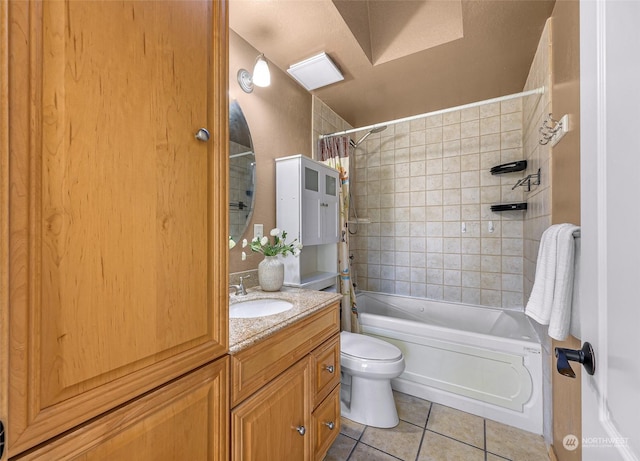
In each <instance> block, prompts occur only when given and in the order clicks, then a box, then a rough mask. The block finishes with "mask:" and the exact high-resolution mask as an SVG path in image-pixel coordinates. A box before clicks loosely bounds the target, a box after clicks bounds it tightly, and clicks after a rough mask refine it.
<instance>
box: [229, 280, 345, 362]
mask: <svg viewBox="0 0 640 461" xmlns="http://www.w3.org/2000/svg"><path fill="white" fill-rule="evenodd" d="M247 291H248V293H247V294H246V295H245V296H236V295H232V296H231V297H230V300H229V305H230V306H232V305H233V304H235V303H238V302H242V301H251V300H254V299H282V300H284V301H289V302H290V303H291V304H293V307H292V308H291V309H289V310H287V311H285V312H282V313H280V314H274V315H267V316H265V317H254V318H248V319H229V353H230V354H232V355H233V354H236V353H238V352H240V351H241V350H243V349H245V348H247V347H249V346H251V345H252V344H255V343H256V342H258V341H261V340H263V339H265V338H266V337H267V336H269V335H271V334H273V333H275V332H277V331H279V330H281V329H282V328H284V327H286V326H288V325H291V324H292V323H295V322H297V321H298V320H300V319H302V318H304V317H306V316H308V315H310V314H313V313H314V312H317V311H319V310H321V309H322V308H324V307H327V306H329V305H331V304H333V303H335V302H337V301H339V300H340V299H342V295H341V294H339V293H329V292H325V291H314V290H305V289H302V288H290V287H283V288H282V290H281V291H275V292H266V291H262V290H261V289H260V288H259V287H256V288H251V289H249V290H247Z"/></svg>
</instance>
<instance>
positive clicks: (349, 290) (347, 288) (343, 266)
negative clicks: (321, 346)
mask: <svg viewBox="0 0 640 461" xmlns="http://www.w3.org/2000/svg"><path fill="white" fill-rule="evenodd" d="M349 143H350V138H349V136H332V137H329V138H322V139H320V140H318V151H317V152H318V156H319V158H320V160H321V161H322V162H323V163H325V164H326V165H328V166H330V167H331V168H333V169H335V170H338V172H339V173H340V191H339V203H340V241H339V243H338V267H339V269H340V292H341V293H342V315H341V319H340V320H341V323H342V330H345V331H352V332H354V333H359V332H360V324H359V322H358V308H357V306H356V295H355V291H354V288H353V282H352V280H351V269H350V267H349V232H348V229H347V220H348V219H349V150H350V149H351V146H350V144H349Z"/></svg>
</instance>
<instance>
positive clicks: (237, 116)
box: [229, 101, 256, 242]
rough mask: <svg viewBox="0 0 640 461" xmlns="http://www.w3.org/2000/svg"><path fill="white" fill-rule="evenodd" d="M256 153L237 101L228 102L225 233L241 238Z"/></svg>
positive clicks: (251, 200)
mask: <svg viewBox="0 0 640 461" xmlns="http://www.w3.org/2000/svg"><path fill="white" fill-rule="evenodd" d="M255 184H256V156H255V153H254V152H253V144H252V142H251V133H250V132H249V125H248V124H247V121H246V119H245V118H244V114H243V113H242V109H240V105H239V104H238V103H237V101H232V102H231V104H230V105H229V236H230V237H231V238H232V239H233V240H234V241H235V242H238V241H239V240H240V238H242V234H244V232H245V230H246V229H247V226H248V225H249V221H250V220H251V215H252V214H253V203H254V199H255V194H254V192H255Z"/></svg>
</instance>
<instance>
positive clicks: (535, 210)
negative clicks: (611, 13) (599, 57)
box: [523, 19, 553, 442]
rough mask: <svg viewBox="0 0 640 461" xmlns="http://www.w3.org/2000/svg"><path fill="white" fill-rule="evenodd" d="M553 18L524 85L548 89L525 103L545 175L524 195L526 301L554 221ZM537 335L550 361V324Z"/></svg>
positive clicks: (528, 145) (547, 375)
mask: <svg viewBox="0 0 640 461" xmlns="http://www.w3.org/2000/svg"><path fill="white" fill-rule="evenodd" d="M551 21H552V20H551V19H548V20H547V23H546V24H545V27H544V30H543V32H542V35H541V37H540V42H539V44H538V49H537V51H536V54H535V57H534V59H533V63H532V64H531V69H530V71H529V77H528V78H527V82H526V84H525V87H524V89H525V90H530V89H534V88H539V87H542V86H543V87H544V88H545V90H546V91H545V93H544V94H543V95H542V96H540V97H529V98H526V100H525V101H524V104H523V120H524V125H523V130H524V138H523V147H524V155H525V158H526V159H527V161H528V163H529V167H528V169H527V171H528V173H533V172H536V171H537V170H538V168H540V171H541V175H542V179H541V183H540V185H539V186H533V187H532V189H531V192H528V193H526V192H525V197H526V199H527V203H528V204H529V208H528V210H527V213H526V214H525V220H524V259H523V262H524V273H523V274H524V299H525V304H526V301H527V300H528V298H529V295H530V294H531V289H532V287H533V281H534V277H535V272H536V260H537V258H538V248H539V247H540V239H541V237H542V233H543V232H544V230H545V229H546V228H547V227H549V226H550V225H551V174H552V173H553V172H552V171H551V148H550V146H549V145H548V144H547V145H546V146H543V145H540V144H539V142H538V139H539V132H538V129H539V127H540V126H541V124H542V122H543V120H544V118H545V117H546V116H547V115H548V114H549V113H550V112H551V95H550V88H551V72H552V69H551V62H552V60H551ZM531 323H532V325H533V326H534V327H535V328H536V331H537V332H538V335H539V336H540V338H541V339H542V351H543V352H542V354H543V362H546V363H551V341H550V339H549V336H548V335H547V328H546V327H543V326H541V325H539V324H538V323H536V322H534V321H532V322H531ZM552 371H553V370H552V369H551V367H543V368H542V381H543V382H542V394H543V406H544V416H543V418H544V419H543V431H544V437H545V440H547V441H548V442H551V440H552V407H553V404H552V384H551V373H552Z"/></svg>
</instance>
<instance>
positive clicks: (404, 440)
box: [360, 421, 423, 461]
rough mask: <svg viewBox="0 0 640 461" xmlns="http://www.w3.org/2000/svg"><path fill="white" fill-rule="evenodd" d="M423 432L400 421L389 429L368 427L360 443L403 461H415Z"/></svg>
mask: <svg viewBox="0 0 640 461" xmlns="http://www.w3.org/2000/svg"><path fill="white" fill-rule="evenodd" d="M422 432H423V430H422V429H421V428H419V427H417V426H414V425H413V424H409V423H406V422H404V421H400V423H399V424H398V425H397V426H396V427H394V428H391V429H378V428H375V427H370V426H368V427H367V428H366V429H365V431H364V434H362V438H361V439H360V441H361V442H363V443H366V444H367V445H369V446H372V447H375V448H378V449H379V450H382V451H384V452H385V453H389V454H390V455H393V456H395V457H397V458H400V459H404V460H411V461H413V460H415V459H416V456H417V454H418V449H419V448H420V440H421V439H422Z"/></svg>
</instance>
